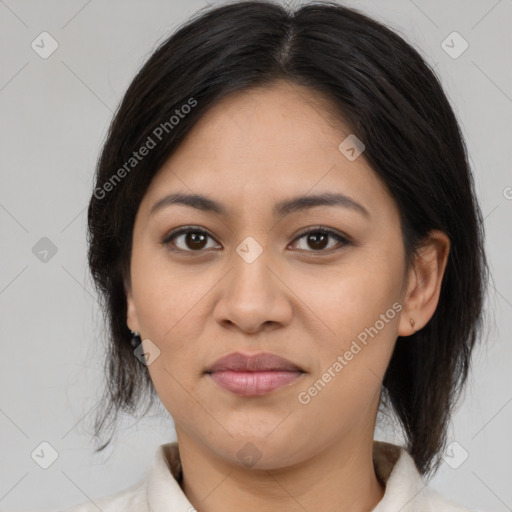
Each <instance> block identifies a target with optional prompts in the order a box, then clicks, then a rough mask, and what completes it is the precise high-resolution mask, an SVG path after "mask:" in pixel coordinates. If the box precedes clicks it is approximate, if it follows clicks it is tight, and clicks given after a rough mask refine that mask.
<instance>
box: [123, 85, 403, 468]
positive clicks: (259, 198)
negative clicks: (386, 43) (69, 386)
mask: <svg viewBox="0 0 512 512" xmlns="http://www.w3.org/2000/svg"><path fill="white" fill-rule="evenodd" d="M349 135H350V130H348V129H347V128H344V127H343V125H342V124H341V123H339V125H338V126H335V125H334V124H333V122H332V120H331V118H330V116H329V115H328V113H327V112H326V111H325V110H324V109H323V108H321V107H320V106H319V103H318V101H314V97H313V96H312V95H311V93H310V92H309V91H308V90H307V89H304V88H300V87H298V86H295V85H293V86H291V85H290V84H287V83H283V82H281V83H279V84H276V85H274V86H272V87H270V88H259V89H253V90H251V91H250V92H247V91H245V92H241V93H237V94H235V95H232V96H230V97H228V98H226V99H225V100H223V101H221V102H219V103H218V104H216V105H215V106H214V107H213V108H212V109H211V110H210V111H209V112H208V113H207V114H206V115H205V116H203V117H202V119H201V121H200V122H199V123H198V124H197V125H196V126H195V127H194V129H193V130H192V131H191V132H190V133H189V135H188V137H187V138H186V140H185V141H184V142H183V143H182V144H181V146H180V147H179V149H178V151H177V152H176V153H175V154H174V155H173V156H172V158H170V159H169V160H168V162H167V163H166V165H165V166H164V167H163V168H162V169H161V170H160V171H159V172H158V174H157V175H156V177H155V178H154V180H153V181H152V183H151V186H150V188H149V189H148V191H147V194H146V195H145V197H144V199H143V201H142V203H141V205H140V209H139V211H138V214H137V217H136V222H135V226H134V233H133V249H132V259H131V275H130V279H131V285H130V286H131V288H130V289H129V290H128V325H129V327H130V328H131V329H133V330H137V331H139V332H140V333H141V337H142V339H143V340H145V341H144V348H145V351H146V352H147V353H149V354H150V355H149V362H150V364H149V366H148V370H149V372H150V375H151V379H152V381H153V383H154V386H155V388H156V390H157V392H158V395H159V397H160V399H161V401H162V402H163V404H164V406H165V407H166V409H167V410H168V411H169V413H170V414H171V415H172V417H173V419H174V422H175V425H176V430H177V433H178V439H179V438H180V436H182V437H183V438H185V437H186V438H187V439H188V440H190V441H192V442H194V443H196V444H197V445H198V446H201V447H202V449H204V448H206V449H208V450H210V451H211V452H210V453H214V454H216V455H218V456H219V457H222V458H223V459H224V460H226V461H229V462H232V463H234V464H238V465H241V464H246V465H247V464H248V461H249V460H253V461H255V460H256V459H259V460H258V468H262V469H272V468H278V467H284V466H286V465H290V464H294V463H298V462H301V461H303V460H306V459H308V458H309V457H312V456H314V455H315V454H317V453H319V452H321V451H322V450H325V449H327V448H331V447H333V446H334V445H335V444H336V443H350V445H351V446H355V445H356V444H357V442H358V440H361V439H363V438H364V439H365V440H367V439H371V438H372V436H373V428H374V421H375V415H376V412H377V407H378V403H379V399H380V389H381V382H382V379H383V376H384V372H385V370H386V367H387V364H388V362H389V359H390V357H391V354H392V351H393V347H394V344H395V341H396V338H397V335H398V334H402V333H401V332H400V329H402V330H403V329H405V328H404V325H405V323H408V321H409V319H408V318H405V317H404V315H401V314H400V310H401V308H402V302H401V301H402V299H403V297H404V296H403V290H404V284H405V283H404V275H406V273H405V267H404V265H405V260H404V249H403V241H402V236H401V229H400V221H399V212H398V209H397V207H396V205H395V203H394V201H393V200H392V198H391V196H390V195H389V193H388V192H387V190H386V189H385V187H384V186H383V185H382V184H381V182H380V181H379V179H378V178H377V177H376V175H375V173H374V172H373V171H372V169H371V168H370V167H369V165H368V164H367V162H366V161H365V159H364V153H363V154H362V155H361V156H359V157H358V158H356V159H354V155H355V156H357V153H355V152H354V154H352V153H353V152H351V151H350V149H349V150H348V152H347V148H346V147H345V146H343V147H345V149H344V152H342V151H341V150H340V149H339V147H338V146H339V145H340V143H342V141H344V140H345V139H346V138H347V137H348V136H349ZM349 140H350V139H349ZM346 144H348V143H346ZM348 145H349V144H348ZM355 149H357V148H355ZM347 156H348V157H350V158H347ZM178 193H179V194H183V195H190V194H195V195H198V196H199V195H200V196H204V197H205V198H208V200H209V201H211V202H215V203H216V204H218V205H219V206H220V208H219V211H215V210H214V209H212V208H207V206H208V205H209V204H207V203H201V204H202V205H203V206H204V207H202V208H200V207H197V206H196V207H193V206H191V205H185V204H179V203H176V202H174V203H173V202H172V201H170V200H167V201H163V202H160V201H162V199H164V198H166V197H167V196H169V195H171V194H178ZM325 194H339V195H340V197H341V196H345V197H348V198H350V200H349V199H343V197H341V199H340V200H339V201H331V204H325V201H318V203H317V202H315V201H313V200H312V198H314V197H316V196H321V195H325ZM299 197H303V198H310V199H311V201H310V202H309V203H308V202H307V201H303V202H300V203H298V206H297V204H296V205H295V206H293V203H292V205H291V206H289V207H286V206H283V204H285V203H287V202H290V201H293V200H295V199H296V198H299ZM159 202H160V203H159ZM319 203H322V204H319ZM157 204H159V206H158V207H156V208H154V207H155V205H157ZM201 204H199V206H201ZM152 210H153V211H152ZM186 227H190V233H189V234H188V235H187V234H186V233H185V234H178V235H176V236H174V237H172V238H171V237H170V236H169V234H170V233H171V231H172V230H176V228H186ZM319 227H321V228H322V229H323V230H324V232H323V233H322V232H319V230H318V228H319ZM198 231H199V233H198ZM307 231H312V233H311V235H309V236H308V235H307ZM325 231H328V232H332V233H331V234H329V233H328V232H327V233H325ZM201 232H206V234H202V233H201ZM338 235H339V236H340V237H341V238H337V236H338ZM401 317H402V318H401ZM148 340H151V341H150V342H148ZM234 352H238V353H241V354H243V355H253V354H261V353H270V354H275V355H277V356H280V357H283V358H286V359H287V360H289V361H291V362H292V363H293V364H294V365H296V366H297V367H298V368H300V369H301V372H290V371H288V372H284V371H283V372H276V373H274V374H270V373H268V372H266V373H259V374H258V375H252V376H250V375H249V376H248V375H247V373H243V374H241V373H240V372H238V373H237V372H234V373H233V372H226V371H225V372H221V371H219V372H217V374H215V373H214V374H209V373H206V370H207V369H208V368H210V367H211V366H212V365H213V364H214V363H215V362H216V361H217V360H218V359H219V358H221V357H223V356H226V355H228V354H232V353H234ZM278 373H279V375H278ZM237 375H238V377H237ZM269 375H270V376H271V375H274V376H275V379H274V380H272V379H271V378H270V381H271V382H272V383H274V386H275V385H278V384H281V385H278V387H274V388H273V387H272V386H270V387H267V388H266V387H265V383H267V384H268V382H269V380H268V379H269ZM244 379H245V380H244ZM247 379H248V381H249V384H247V386H246V385H245V383H246V382H247ZM230 382H231V383H233V382H235V384H236V382H238V387H236V388H231V389H228V388H226V387H223V385H222V384H223V383H224V384H225V385H228V387H229V383H230ZM226 383H227V384H226ZM233 385H234V384H233ZM244 390H245V392H244ZM258 393H259V394H258ZM248 443H252V444H248ZM251 457H252V459H251Z"/></svg>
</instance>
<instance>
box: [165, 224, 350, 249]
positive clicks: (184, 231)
mask: <svg viewBox="0 0 512 512" xmlns="http://www.w3.org/2000/svg"><path fill="white" fill-rule="evenodd" d="M189 233H196V234H201V235H206V236H208V237H210V238H211V239H213V240H215V239H214V237H213V236H211V235H210V234H209V233H208V232H207V231H205V230H204V229H201V228H197V227H194V226H185V227H181V228H177V229H175V230H174V231H171V232H170V233H168V234H167V235H166V236H165V238H164V240H163V241H162V242H161V244H162V245H163V246H166V247H168V248H169V250H171V251H174V252H181V253H201V252H205V250H203V249H201V250H197V251H193V250H186V249H179V248H170V247H169V246H170V244H171V241H172V240H173V239H174V238H177V237H178V236H180V235H186V234H189ZM313 233H321V234H324V235H327V236H329V237H332V238H334V239H336V240H337V241H338V242H341V243H342V247H340V248H338V249H335V250H334V251H333V250H332V248H331V249H320V250H318V251H315V250H304V249H299V250H300V251H305V252H309V253H313V254H318V255H329V254H332V253H333V252H336V251H338V250H341V249H342V248H343V247H344V246H347V245H352V242H351V240H349V238H348V237H346V236H344V235H341V234H339V233H337V232H336V231H333V230H332V229H329V228H326V227H324V226H314V227H312V228H307V229H305V230H304V231H302V232H300V233H299V234H298V235H297V236H296V237H295V238H294V240H293V241H292V243H296V242H297V241H298V240H300V239H301V238H304V237H305V236H306V235H309V234H313Z"/></svg>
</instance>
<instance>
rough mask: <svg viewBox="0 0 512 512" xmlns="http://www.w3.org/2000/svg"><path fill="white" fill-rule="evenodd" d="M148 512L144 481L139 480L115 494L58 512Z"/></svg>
mask: <svg viewBox="0 0 512 512" xmlns="http://www.w3.org/2000/svg"><path fill="white" fill-rule="evenodd" d="M98 510H101V511H102V512H119V511H120V510H122V511H123V512H132V511H133V512H135V511H136V512H149V511H150V508H149V504H148V500H147V492H146V482H145V480H141V481H139V482H137V483H136V484H134V485H132V486H130V487H127V488H126V489H123V490H122V491H119V492H117V493H115V494H111V495H109V496H104V497H102V498H98V499H95V500H89V501H88V502H86V503H82V504H80V505H76V506H74V507H71V508H67V509H65V510H62V511H59V512H98Z"/></svg>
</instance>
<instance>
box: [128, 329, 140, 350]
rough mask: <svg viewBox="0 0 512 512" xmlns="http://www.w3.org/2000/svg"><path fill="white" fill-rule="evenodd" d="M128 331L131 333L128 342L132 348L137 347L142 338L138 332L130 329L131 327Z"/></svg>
mask: <svg viewBox="0 0 512 512" xmlns="http://www.w3.org/2000/svg"><path fill="white" fill-rule="evenodd" d="M130 332H131V334H132V338H131V340H130V344H131V346H132V347H133V348H137V347H138V346H139V345H140V344H141V343H142V340H141V339H140V334H139V333H138V332H136V331H132V330H131V329H130Z"/></svg>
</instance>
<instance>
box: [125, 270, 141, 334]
mask: <svg viewBox="0 0 512 512" xmlns="http://www.w3.org/2000/svg"><path fill="white" fill-rule="evenodd" d="M124 289H125V294H126V325H128V329H130V330H132V331H135V332H140V327H139V320H138V318H137V309H136V307H135V303H134V302H133V293H132V286H131V283H130V278H129V277H128V278H125V279H124Z"/></svg>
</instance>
